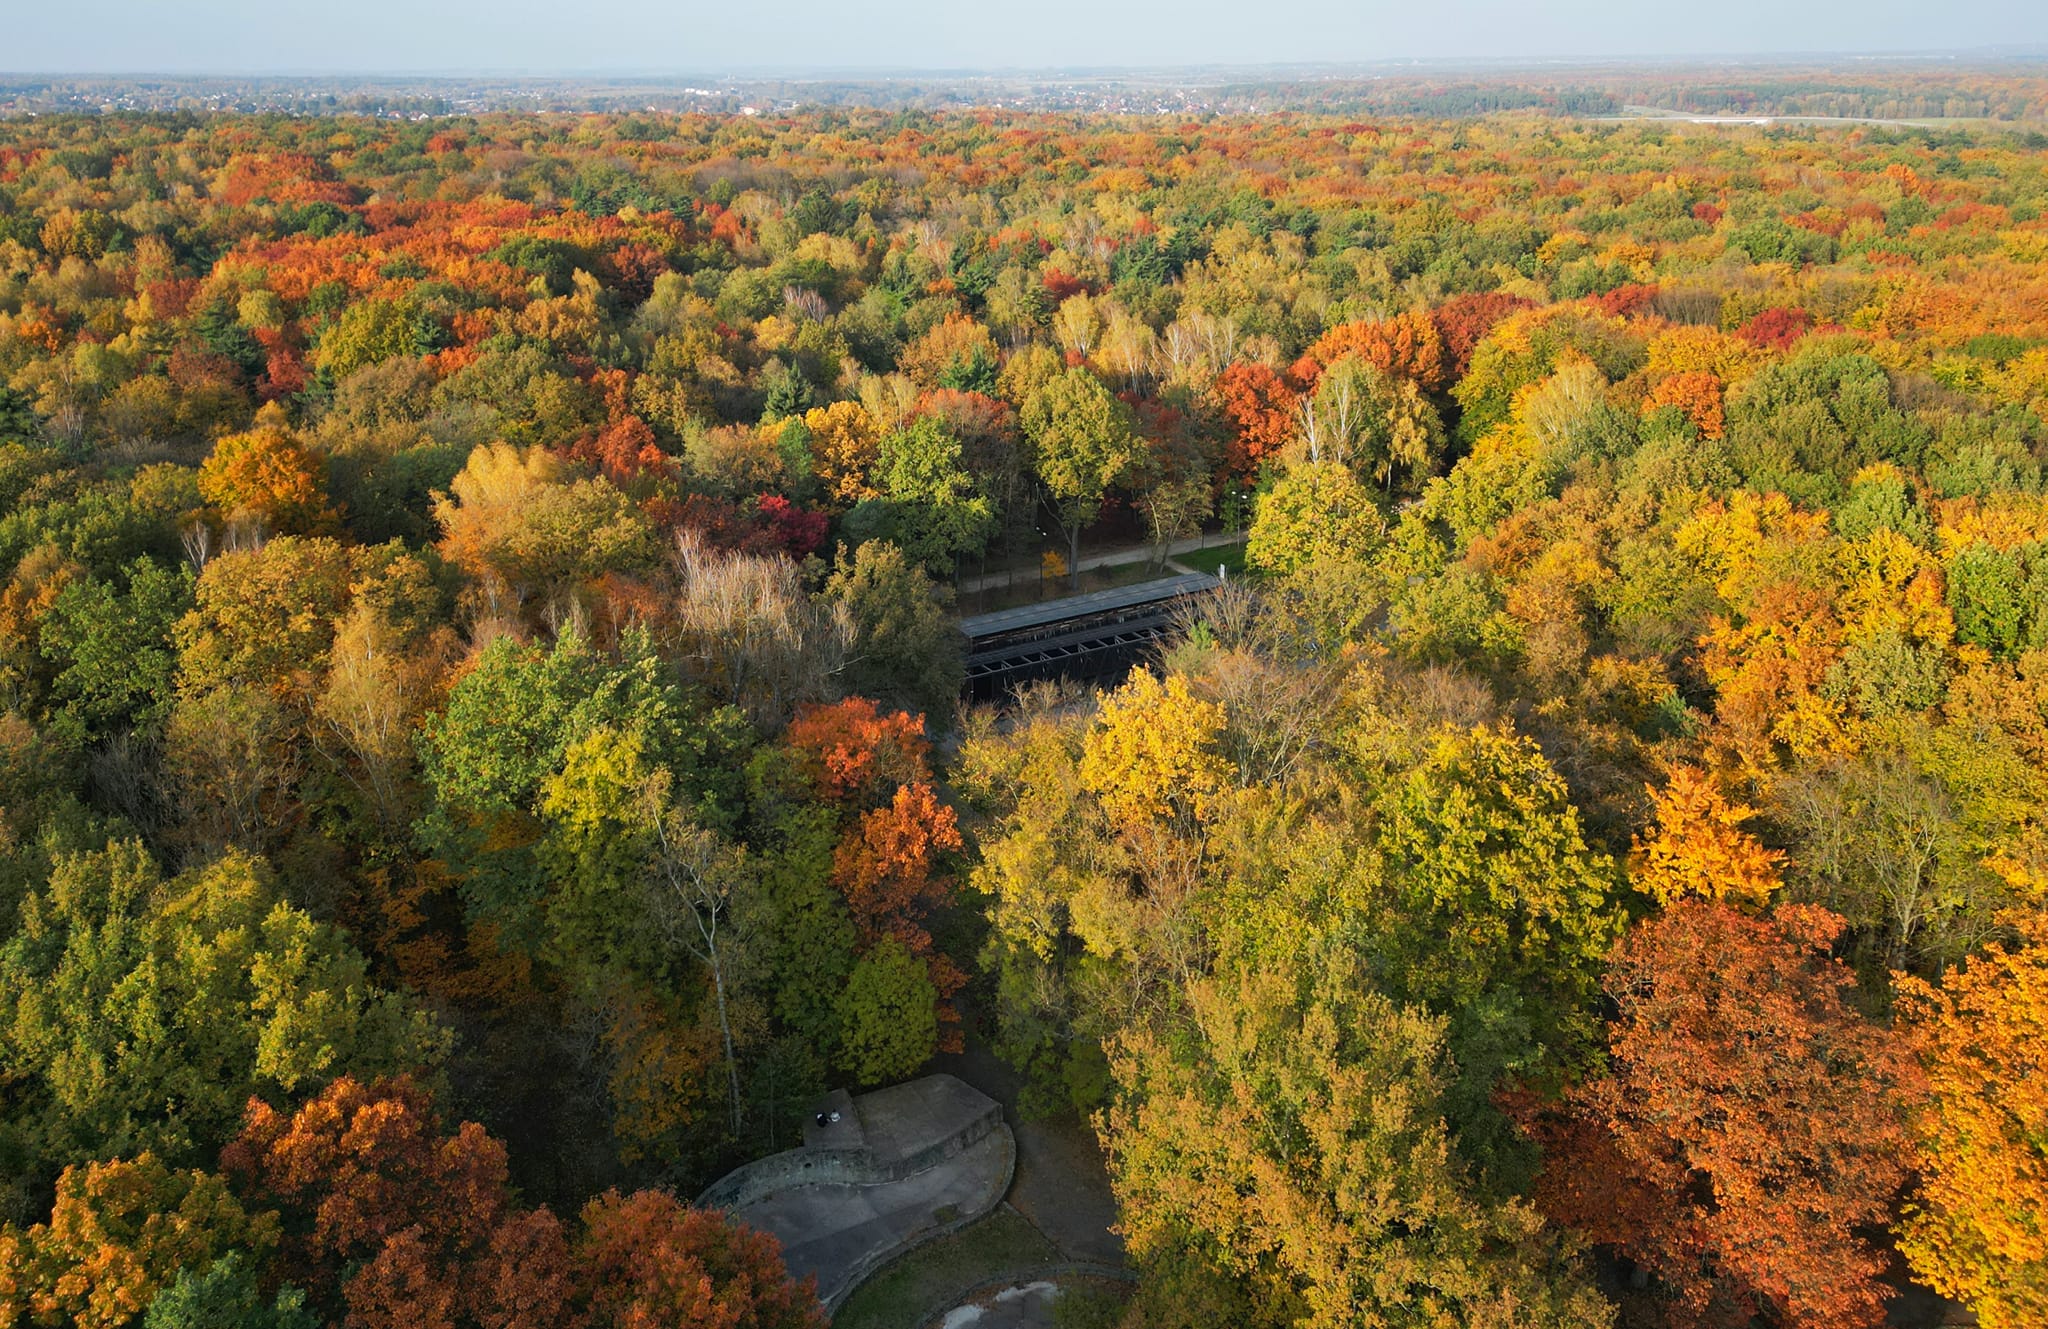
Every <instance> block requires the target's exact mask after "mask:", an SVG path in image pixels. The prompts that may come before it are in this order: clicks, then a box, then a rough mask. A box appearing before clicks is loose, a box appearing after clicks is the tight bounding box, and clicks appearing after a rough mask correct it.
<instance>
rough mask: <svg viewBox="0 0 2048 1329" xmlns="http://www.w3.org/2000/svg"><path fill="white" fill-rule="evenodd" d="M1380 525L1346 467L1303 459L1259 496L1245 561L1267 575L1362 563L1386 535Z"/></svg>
mask: <svg viewBox="0 0 2048 1329" xmlns="http://www.w3.org/2000/svg"><path fill="white" fill-rule="evenodd" d="M1386 525H1387V523H1386V517H1385V516H1384V515H1383V514H1382V513H1381V511H1380V509H1379V505H1378V504H1377V503H1375V502H1374V501H1373V496H1372V492H1371V491H1370V490H1368V489H1367V488H1366V487H1365V485H1364V484H1363V483H1362V482H1361V481H1360V480H1359V478H1358V476H1357V475H1356V474H1354V473H1353V472H1352V470H1351V468H1350V467H1348V466H1344V465H1342V464H1340V463H1338V462H1335V461H1321V462H1316V461H1311V462H1305V463H1303V464H1301V465H1299V466H1295V467H1292V468H1291V469H1289V470H1288V472H1287V473H1286V474H1285V475H1283V476H1281V477H1280V479H1279V481H1278V482H1277V483H1275V484H1274V486H1273V487H1272V489H1270V490H1268V491H1267V492H1266V493H1264V494H1262V495H1260V497H1259V502H1258V507H1257V509H1256V512H1255V514H1254V516H1253V517H1252V529H1251V535H1250V537H1249V540H1248V542H1247V543H1246V545H1245V561H1246V562H1247V563H1249V564H1250V565H1251V566H1252V567H1254V568H1257V569H1258V570H1259V571H1261V572H1265V573H1268V574H1271V575H1273V576H1286V575H1288V574H1290V573H1295V572H1300V571H1302V570H1304V569H1306V568H1309V567H1310V566H1311V565H1314V564H1319V563H1320V564H1342V565H1350V566H1362V565H1364V564H1367V563H1369V562H1371V561H1372V557H1373V554H1374V552H1375V551H1376V550H1377V549H1378V548H1379V546H1380V544H1381V542H1382V541H1383V540H1384V539H1385V538H1386Z"/></svg>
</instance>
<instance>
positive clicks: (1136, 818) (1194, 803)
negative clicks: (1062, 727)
mask: <svg viewBox="0 0 2048 1329" xmlns="http://www.w3.org/2000/svg"><path fill="white" fill-rule="evenodd" d="M1223 726H1224V713H1223V706H1222V704H1221V703H1219V702H1213V701H1204V700H1203V699H1201V698H1200V697H1197V696H1195V695H1194V694H1193V693H1192V692H1190V691H1188V681H1187V679H1186V678H1184V677H1182V676H1181V675H1179V674H1173V675H1169V676H1168V677H1167V679H1166V681H1165V682H1164V683H1162V682H1160V681H1159V679H1158V678H1157V677H1156V676H1154V675H1153V674H1152V673H1151V672H1150V671H1148V670H1143V669H1140V670H1137V671H1135V672H1133V673H1132V675H1131V677H1130V679H1129V681H1128V682H1126V683H1125V684H1124V685H1123V686H1122V687H1120V688H1118V689H1117V690H1116V691H1115V692H1112V693H1110V694H1109V695H1108V696H1106V697H1104V698H1103V699H1102V711H1101V714H1100V715H1098V716H1097V717H1096V721H1095V727H1094V729H1092V730H1091V731H1090V732H1089V734H1088V739H1087V743H1086V746H1085V747H1084V748H1083V750H1082V754H1081V783H1082V785H1083V786H1084V787H1085V788H1086V789H1087V790H1088V791H1089V792H1090V793H1092V794H1094V795H1095V796H1096V798H1097V799H1098V800H1100V802H1101V804H1102V810H1103V812H1104V813H1105V814H1106V815H1107V816H1108V817H1109V819H1110V821H1111V823H1112V824H1114V825H1116V826H1117V827H1119V828H1120V829H1134V828H1139V827H1143V826H1147V825H1151V824H1155V823H1158V822H1162V821H1173V822H1178V823H1181V824H1183V825H1186V824H1191V823H1194V822H1199V821H1202V820H1204V819H1205V818H1206V817H1207V815H1208V812H1209V809H1210V807H1211V806H1212V805H1213V803H1214V801H1215V799H1216V796H1217V795H1218V794H1219V793H1221V792H1222V791H1223V789H1224V786H1225V784H1226V783H1227V781H1228V780H1229V778H1230V765H1229V763H1228V762H1226V761H1225V760H1224V759H1223V755H1222V753H1221V752H1220V751H1218V743H1219V740H1220V739H1221V737H1222V734H1223Z"/></svg>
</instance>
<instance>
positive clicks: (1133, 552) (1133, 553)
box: [953, 531, 1245, 595]
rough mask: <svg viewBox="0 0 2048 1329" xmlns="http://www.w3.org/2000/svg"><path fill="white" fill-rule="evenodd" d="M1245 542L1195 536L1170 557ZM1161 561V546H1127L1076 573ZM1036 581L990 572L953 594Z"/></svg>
mask: <svg viewBox="0 0 2048 1329" xmlns="http://www.w3.org/2000/svg"><path fill="white" fill-rule="evenodd" d="M1244 538H1245V533H1244V532H1243V531H1238V532H1235V533H1234V534H1229V535H1191V536H1189V537H1188V538H1187V539H1185V540H1175V541H1174V542H1173V543H1172V544H1170V545H1168V546H1167V547H1166V556H1167V558H1168V559H1169V560H1170V559H1171V558H1172V557H1173V556H1174V555H1176V554H1192V553H1194V552H1196V551H1197V550H1201V549H1224V548H1228V547H1229V546H1231V545H1235V544H1243V543H1244ZM1157 557H1159V546H1157V545H1126V546H1124V547H1122V548H1120V549H1106V550H1104V551H1103V552H1101V553H1099V554H1083V555H1081V565H1080V567H1078V568H1076V569H1075V571H1077V572H1093V571H1095V569H1097V568H1120V567H1127V566H1129V565H1130V564H1132V563H1143V562H1146V561H1148V560H1150V559H1155V558H1157ZM1182 570H1183V571H1185V570H1186V569H1182ZM1032 577H1033V570H1032V569H1031V568H1028V567H1023V568H1016V569H1013V570H1012V571H1009V572H988V573H983V574H982V575H981V576H979V577H962V578H961V579H960V580H959V581H958V582H955V583H954V585H953V590H954V592H955V594H958V595H974V594H976V593H978V592H981V591H990V590H996V589H999V588H1001V587H1004V586H1010V585H1013V584H1015V583H1019V582H1028V581H1030V580H1031V579H1032Z"/></svg>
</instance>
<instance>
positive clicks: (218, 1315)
mask: <svg viewBox="0 0 2048 1329" xmlns="http://www.w3.org/2000/svg"><path fill="white" fill-rule="evenodd" d="M253 1263H254V1262H253V1261H252V1260H251V1259H249V1258H248V1257H246V1256H244V1254H243V1253H242V1252H241V1251H229V1252H228V1253H227V1254H225V1255H223V1256H221V1257H220V1258H219V1259H217V1260H215V1261H214V1262H213V1264H212V1265H211V1266H209V1267H208V1268H206V1269H205V1270H203V1271H201V1270H195V1269H192V1268H185V1269H180V1270H179V1271H178V1277H177V1279H176V1281H174V1282H173V1283H172V1284H171V1285H170V1286H169V1287H167V1288H165V1289H164V1290H163V1291H161V1292H159V1293H157V1294H156V1298H155V1299H154V1300H153V1301H151V1302H150V1303H149V1311H148V1313H146V1314H145V1315H144V1316H143V1317H142V1329H318V1327H319V1324H320V1319H319V1317H318V1316H316V1315H314V1314H313V1313H312V1312H310V1311H308V1310H307V1309H306V1308H305V1302H306V1294H305V1293H303V1292H301V1291H299V1289H297V1288H295V1287H290V1286H286V1287H281V1288H279V1289H278V1290H277V1294H276V1295H275V1296H274V1297H272V1298H270V1299H269V1300H268V1301H267V1302H266V1301H265V1299H264V1296H263V1290H262V1288H261V1287H259V1286H258V1271H257V1270H256V1269H255V1268H254V1267H252V1266H253Z"/></svg>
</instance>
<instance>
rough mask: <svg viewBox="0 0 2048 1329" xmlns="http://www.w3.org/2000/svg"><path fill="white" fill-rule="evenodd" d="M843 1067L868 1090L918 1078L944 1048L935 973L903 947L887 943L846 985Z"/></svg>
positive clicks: (892, 941)
mask: <svg viewBox="0 0 2048 1329" xmlns="http://www.w3.org/2000/svg"><path fill="white" fill-rule="evenodd" d="M844 1006H845V1014H844V1016H843V1021H844V1023H843V1024H842V1026H841V1030H840V1053H839V1057H840V1065H841V1066H843V1067H844V1068H845V1069H846V1070H847V1072H848V1073H849V1074H851V1075H852V1076H853V1077H854V1078H855V1079H856V1080H858V1081H860V1083H862V1084H870V1085H871V1084H888V1083H890V1082H892V1081H895V1080H901V1079H904V1078H906V1077H908V1076H910V1075H913V1074H915V1073H916V1071H917V1069H918V1068H919V1067H920V1066H923V1065H924V1064H925V1063H926V1062H927V1061H930V1060H931V1058H932V1053H933V1051H934V1050H936V1049H937V1047H938V1041H939V1021H938V993H937V991H936V990H935V989H934V988H933V987H932V980H931V974H930V968H929V966H927V965H926V964H925V962H924V961H923V960H921V959H919V958H918V957H917V956H915V955H912V954H911V953H910V951H909V949H908V948H906V947H905V946H904V945H903V943H902V942H900V941H898V940H896V939H895V938H894V937H884V938H882V940H880V941H879V942H877V943H875V945H874V947H873V948H872V949H870V950H869V951H868V953H867V954H866V955H863V956H862V957H860V959H859V960H858V961H857V962H855V964H854V966H853V973H852V975H851V976H850V977H848V979H847V980H846V995H845V998H844Z"/></svg>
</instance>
